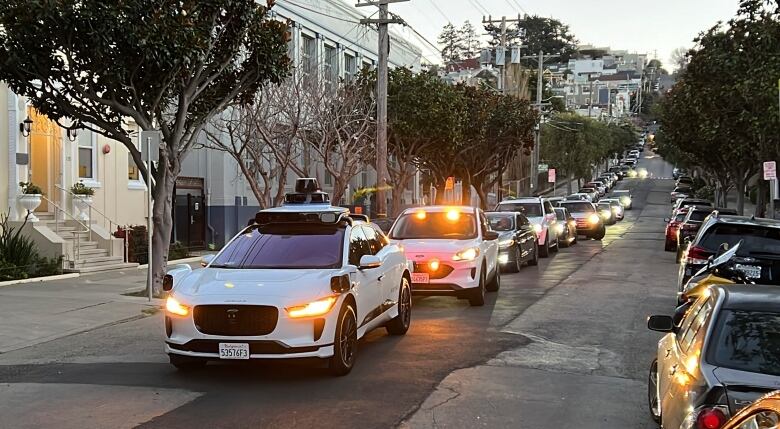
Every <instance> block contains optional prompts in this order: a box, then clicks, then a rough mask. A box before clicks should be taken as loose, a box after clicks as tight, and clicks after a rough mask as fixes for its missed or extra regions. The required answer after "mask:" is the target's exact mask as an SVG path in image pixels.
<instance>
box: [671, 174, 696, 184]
mask: <svg viewBox="0 0 780 429" xmlns="http://www.w3.org/2000/svg"><path fill="white" fill-rule="evenodd" d="M675 186H693V177H691V176H679V177H677V182H675Z"/></svg>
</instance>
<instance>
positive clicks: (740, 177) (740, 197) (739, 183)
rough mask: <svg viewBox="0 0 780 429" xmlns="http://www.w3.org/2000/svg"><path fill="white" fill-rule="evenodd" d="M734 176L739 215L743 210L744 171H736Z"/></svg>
mask: <svg viewBox="0 0 780 429" xmlns="http://www.w3.org/2000/svg"><path fill="white" fill-rule="evenodd" d="M736 176H737V178H736V182H737V184H736V185H737V186H736V188H737V213H739V215H740V216H741V215H742V214H743V213H744V211H745V177H744V173H742V172H740V173H738V174H737V175H736Z"/></svg>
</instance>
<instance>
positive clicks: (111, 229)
mask: <svg viewBox="0 0 780 429" xmlns="http://www.w3.org/2000/svg"><path fill="white" fill-rule="evenodd" d="M54 187H56V188H57V189H59V190H62V191H65V192H67V193H68V194H70V196H71V197H75V196H76V194H74V193H73V192H71V191H70V189H66V188H63V187H62V186H60V185H58V184H56V183H55V184H54ZM87 206H88V207H89V223H90V224H91V223H92V211H93V210H94V211H95V212H97V214H99V215H100V216H103V219H105V220H106V221H108V233H109V234H113V232H114V225H116V226H122V225H121V224H120V223H119V222H114V221H113V220H112V219H111V218H110V217H108V216H106V214H105V213H103V212H101V211H100V210H98V209H96V208H95V207H93V206H92V204H87ZM91 231H92V230H91V228H90V237H91V235H92V232H91ZM112 256H113V255H112Z"/></svg>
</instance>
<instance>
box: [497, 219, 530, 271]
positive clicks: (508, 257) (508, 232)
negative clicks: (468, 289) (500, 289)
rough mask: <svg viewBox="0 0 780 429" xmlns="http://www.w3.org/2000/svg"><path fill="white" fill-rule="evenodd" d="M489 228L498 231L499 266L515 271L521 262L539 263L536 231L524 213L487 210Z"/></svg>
mask: <svg viewBox="0 0 780 429" xmlns="http://www.w3.org/2000/svg"><path fill="white" fill-rule="evenodd" d="M485 216H487V218H488V222H490V229H492V230H493V231H496V232H498V234H499V235H498V263H499V264H500V266H501V268H502V269H504V270H506V271H509V272H512V273H516V272H518V271H520V268H522V266H523V264H525V263H527V264H528V265H537V264H538V263H539V248H538V246H537V244H536V232H535V231H534V227H533V225H532V224H531V222H529V221H528V218H527V217H525V215H524V214H522V213H518V212H488V213H485Z"/></svg>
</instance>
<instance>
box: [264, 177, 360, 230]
mask: <svg viewBox="0 0 780 429" xmlns="http://www.w3.org/2000/svg"><path fill="white" fill-rule="evenodd" d="M293 223H297V224H320V225H338V224H341V223H347V224H349V225H352V218H351V217H350V216H349V209H347V208H346V207H334V206H332V205H331V204H330V197H329V196H328V194H327V193H325V192H323V191H322V190H321V189H320V186H319V184H318V183H317V179H315V178H310V177H307V178H300V179H297V180H296V181H295V192H290V193H287V194H286V195H285V196H284V203H283V204H282V206H281V207H274V208H270V209H265V210H260V211H259V212H257V213H256V214H255V217H254V219H252V220H250V225H251V224H258V225H270V224H293Z"/></svg>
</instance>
